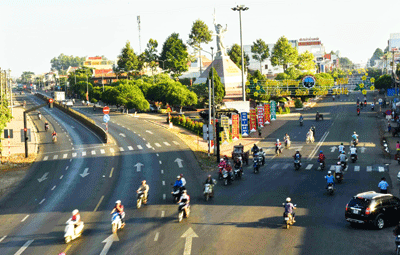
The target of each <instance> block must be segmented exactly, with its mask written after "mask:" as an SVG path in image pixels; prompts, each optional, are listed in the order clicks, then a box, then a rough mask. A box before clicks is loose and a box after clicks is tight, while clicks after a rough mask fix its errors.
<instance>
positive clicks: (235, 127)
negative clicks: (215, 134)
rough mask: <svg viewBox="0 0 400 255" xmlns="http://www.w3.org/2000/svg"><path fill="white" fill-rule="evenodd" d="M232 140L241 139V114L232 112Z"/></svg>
mask: <svg viewBox="0 0 400 255" xmlns="http://www.w3.org/2000/svg"><path fill="white" fill-rule="evenodd" d="M232 140H234V141H236V140H239V114H232Z"/></svg>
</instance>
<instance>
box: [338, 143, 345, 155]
mask: <svg viewBox="0 0 400 255" xmlns="http://www.w3.org/2000/svg"><path fill="white" fill-rule="evenodd" d="M338 148H339V153H342V152H344V145H343V143H341V144H340V145H339V146H338Z"/></svg>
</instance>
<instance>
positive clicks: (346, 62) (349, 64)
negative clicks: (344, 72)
mask: <svg viewBox="0 0 400 255" xmlns="http://www.w3.org/2000/svg"><path fill="white" fill-rule="evenodd" d="M339 64H340V66H341V67H342V68H343V69H351V68H352V67H353V66H354V64H353V62H351V60H350V59H348V58H346V57H342V58H339Z"/></svg>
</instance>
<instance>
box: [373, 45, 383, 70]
mask: <svg viewBox="0 0 400 255" xmlns="http://www.w3.org/2000/svg"><path fill="white" fill-rule="evenodd" d="M383 55H384V53H383V51H382V49H380V48H376V50H375V51H374V54H372V57H371V59H370V62H369V63H370V65H371V66H374V65H375V60H377V59H380V58H381V57H383Z"/></svg>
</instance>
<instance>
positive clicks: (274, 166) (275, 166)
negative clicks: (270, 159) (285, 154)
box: [271, 164, 279, 169]
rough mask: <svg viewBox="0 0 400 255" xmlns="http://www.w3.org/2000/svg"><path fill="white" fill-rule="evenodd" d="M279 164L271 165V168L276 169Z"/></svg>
mask: <svg viewBox="0 0 400 255" xmlns="http://www.w3.org/2000/svg"><path fill="white" fill-rule="evenodd" d="M278 166H279V164H274V165H273V166H271V169H275V168H277V167H278Z"/></svg>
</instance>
